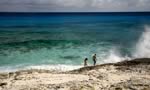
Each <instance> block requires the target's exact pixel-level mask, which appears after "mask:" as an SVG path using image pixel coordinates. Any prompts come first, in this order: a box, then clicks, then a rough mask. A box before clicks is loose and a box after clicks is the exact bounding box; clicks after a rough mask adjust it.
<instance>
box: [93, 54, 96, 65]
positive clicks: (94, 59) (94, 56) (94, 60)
mask: <svg viewBox="0 0 150 90" xmlns="http://www.w3.org/2000/svg"><path fill="white" fill-rule="evenodd" d="M92 59H93V62H94V66H95V65H96V54H94V55H93V57H92Z"/></svg>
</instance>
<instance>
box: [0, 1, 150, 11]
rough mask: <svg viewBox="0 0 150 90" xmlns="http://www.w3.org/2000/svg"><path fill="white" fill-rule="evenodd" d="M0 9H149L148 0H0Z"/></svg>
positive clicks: (149, 3)
mask: <svg viewBox="0 0 150 90" xmlns="http://www.w3.org/2000/svg"><path fill="white" fill-rule="evenodd" d="M0 11H150V0H0Z"/></svg>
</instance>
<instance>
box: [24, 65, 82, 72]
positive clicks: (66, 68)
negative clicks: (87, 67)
mask: <svg viewBox="0 0 150 90" xmlns="http://www.w3.org/2000/svg"><path fill="white" fill-rule="evenodd" d="M81 67H82V66H80V65H77V66H75V65H34V66H28V67H26V68H25V69H44V70H56V71H69V70H74V69H78V68H81Z"/></svg>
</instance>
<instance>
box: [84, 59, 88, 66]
mask: <svg viewBox="0 0 150 90" xmlns="http://www.w3.org/2000/svg"><path fill="white" fill-rule="evenodd" d="M87 61H88V58H85V59H84V67H86V66H87Z"/></svg>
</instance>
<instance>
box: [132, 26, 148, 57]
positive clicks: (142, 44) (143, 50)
mask: <svg viewBox="0 0 150 90" xmlns="http://www.w3.org/2000/svg"><path fill="white" fill-rule="evenodd" d="M133 57H134V58H150V27H148V26H146V27H145V31H144V32H143V33H142V35H141V38H140V39H139V41H138V43H137V45H136V48H135V52H134V53H133Z"/></svg>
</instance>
